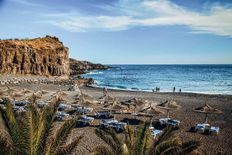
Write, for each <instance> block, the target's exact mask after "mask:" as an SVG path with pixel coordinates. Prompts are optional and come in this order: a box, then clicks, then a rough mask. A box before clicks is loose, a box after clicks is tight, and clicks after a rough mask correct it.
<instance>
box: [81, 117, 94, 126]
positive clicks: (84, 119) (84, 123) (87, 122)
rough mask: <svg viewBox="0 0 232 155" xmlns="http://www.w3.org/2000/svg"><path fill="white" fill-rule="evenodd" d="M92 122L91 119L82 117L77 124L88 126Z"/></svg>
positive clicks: (92, 119)
mask: <svg viewBox="0 0 232 155" xmlns="http://www.w3.org/2000/svg"><path fill="white" fill-rule="evenodd" d="M93 121H94V118H93V117H88V116H82V117H81V118H80V119H79V122H81V123H82V124H83V125H90V124H91V123H92V122H93Z"/></svg>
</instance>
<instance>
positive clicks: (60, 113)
mask: <svg viewBox="0 0 232 155" xmlns="http://www.w3.org/2000/svg"><path fill="white" fill-rule="evenodd" d="M55 117H56V119H57V120H58V121H62V120H67V119H69V118H70V115H69V114H67V113H65V112H63V111H57V112H56V116H55Z"/></svg>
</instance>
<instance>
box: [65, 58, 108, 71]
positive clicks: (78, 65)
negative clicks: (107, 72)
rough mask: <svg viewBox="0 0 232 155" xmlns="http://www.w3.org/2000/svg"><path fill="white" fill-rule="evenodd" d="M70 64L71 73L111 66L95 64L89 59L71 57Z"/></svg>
mask: <svg viewBox="0 0 232 155" xmlns="http://www.w3.org/2000/svg"><path fill="white" fill-rule="evenodd" d="M69 64H70V75H78V74H85V73H86V71H90V70H95V69H96V70H101V69H108V68H110V67H109V66H105V65H102V64H94V63H91V62H89V61H79V60H75V59H72V58H70V59H69Z"/></svg>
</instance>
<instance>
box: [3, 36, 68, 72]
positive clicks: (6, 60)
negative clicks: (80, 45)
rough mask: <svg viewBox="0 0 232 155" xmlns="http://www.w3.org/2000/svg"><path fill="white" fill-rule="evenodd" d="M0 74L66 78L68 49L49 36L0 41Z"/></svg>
mask: <svg viewBox="0 0 232 155" xmlns="http://www.w3.org/2000/svg"><path fill="white" fill-rule="evenodd" d="M0 74H23V75H28V74H29V75H45V76H68V75H69V58H68V48H67V47H64V45H63V43H62V42H60V41H59V39H58V38H56V37H50V36H46V37H44V38H36V39H23V40H18V39H15V40H0Z"/></svg>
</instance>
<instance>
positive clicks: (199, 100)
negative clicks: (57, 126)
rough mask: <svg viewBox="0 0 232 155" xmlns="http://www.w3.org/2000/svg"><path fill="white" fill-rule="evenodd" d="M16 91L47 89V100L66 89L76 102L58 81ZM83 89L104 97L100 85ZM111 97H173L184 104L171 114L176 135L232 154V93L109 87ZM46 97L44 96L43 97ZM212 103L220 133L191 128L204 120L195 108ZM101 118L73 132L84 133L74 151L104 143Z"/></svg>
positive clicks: (213, 150) (84, 153) (119, 116)
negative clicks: (98, 130) (176, 123)
mask: <svg viewBox="0 0 232 155" xmlns="http://www.w3.org/2000/svg"><path fill="white" fill-rule="evenodd" d="M8 86H9V87H10V88H12V89H14V90H15V91H20V90H22V89H27V90H31V91H32V92H37V91H41V90H43V91H46V92H48V93H47V95H44V96H43V97H44V100H48V99H49V97H50V96H51V95H52V94H54V93H55V92H57V91H63V92H64V93H65V94H66V96H65V97H64V98H65V100H66V101H67V104H71V103H73V102H74V100H73V96H75V94H76V92H75V91H67V90H68V88H69V87H70V86H69V85H56V84H33V83H31V84H29V83H21V84H18V85H8ZM0 89H1V90H2V91H4V90H6V89H7V86H0ZM80 90H81V91H82V92H83V93H85V94H87V95H89V96H91V97H92V98H94V99H98V98H99V97H100V96H102V89H101V88H94V87H87V86H83V87H80ZM108 93H109V95H110V96H113V97H116V99H117V100H118V101H119V102H120V101H126V100H129V99H132V98H138V99H143V100H149V101H151V102H154V103H160V102H161V101H164V100H174V101H176V102H177V104H179V105H180V106H181V108H180V109H178V110H175V111H171V112H170V117H171V118H174V119H177V120H180V121H181V123H180V128H179V129H178V130H176V131H175V132H176V134H177V135H180V137H181V138H182V139H183V140H184V141H185V140H186V141H187V140H200V141H201V142H202V149H203V150H204V151H206V152H207V154H215V153H216V152H223V153H227V154H231V153H232V148H231V145H232V138H231V135H230V134H231V132H232V117H231V116H232V109H231V105H232V95H215V94H214V95H210V94H195V93H172V92H170V93H168V92H160V93H152V92H141V91H126V90H111V89H108ZM42 99H43V98H42ZM206 103H207V104H209V105H210V106H212V107H214V108H217V109H219V110H221V111H222V112H223V113H222V114H220V115H209V123H210V124H211V125H213V126H219V127H220V132H219V135H218V136H217V135H204V134H200V133H193V132H190V131H189V130H190V128H191V127H193V126H195V124H196V123H203V122H204V118H205V115H204V114H201V113H196V112H194V111H193V109H194V108H197V107H200V106H203V105H204V104H206ZM165 116H166V114H163V115H159V116H155V117H154V121H156V120H157V119H158V118H161V117H165ZM115 117H116V119H117V120H123V119H124V118H133V116H131V115H129V114H117V115H116V116H115ZM138 118H139V119H143V120H146V119H147V118H143V117H141V118H140V117H138ZM98 123H99V120H95V122H94V123H93V124H92V125H91V126H88V127H78V128H75V129H74V130H73V132H72V138H73V137H76V136H78V135H83V136H84V137H83V139H82V140H81V143H80V144H78V146H77V149H76V152H75V154H82V155H87V154H89V153H90V152H91V151H92V150H93V149H94V148H95V147H96V146H97V145H101V144H103V145H104V142H103V141H102V140H101V139H100V138H98V137H97V136H96V135H95V133H94V130H95V129H96V128H98Z"/></svg>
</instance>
